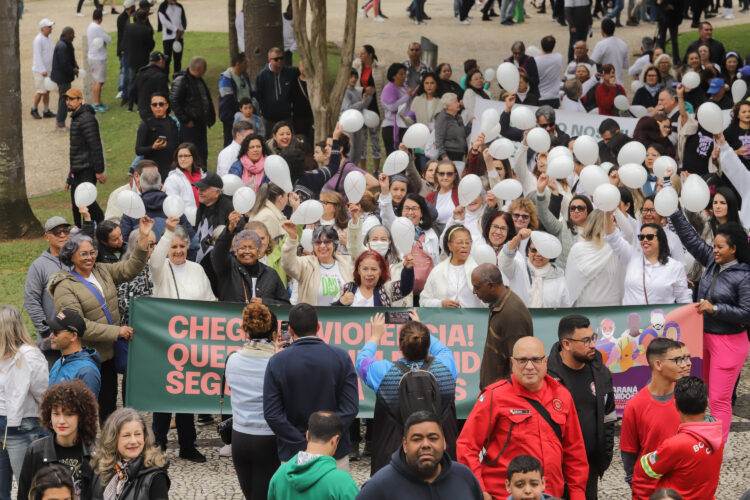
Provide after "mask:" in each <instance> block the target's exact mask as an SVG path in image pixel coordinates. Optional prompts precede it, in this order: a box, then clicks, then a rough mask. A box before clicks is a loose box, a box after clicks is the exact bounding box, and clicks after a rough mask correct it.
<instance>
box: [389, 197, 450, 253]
mask: <svg viewBox="0 0 750 500" xmlns="http://www.w3.org/2000/svg"><path fill="white" fill-rule="evenodd" d="M391 200H392V198H391V195H390V193H389V194H386V195H385V196H383V195H382V194H381V195H380V197H379V198H378V205H379V206H380V218H381V219H382V221H383V225H384V226H385V227H387V228H388V230H389V231H390V230H391V225H392V224H393V221H394V220H396V213H395V212H394V211H393V203H392V202H391ZM422 249H423V250H424V251H425V252H427V255H429V256H430V258H431V259H432V262H433V263H434V264H435V265H436V266H437V265H438V264H439V263H440V240H439V239H438V235H437V233H436V232H435V230H434V229H428V230H427V231H425V232H424V243H422ZM400 257H401V258H402V259H403V258H404V256H403V255H400Z"/></svg>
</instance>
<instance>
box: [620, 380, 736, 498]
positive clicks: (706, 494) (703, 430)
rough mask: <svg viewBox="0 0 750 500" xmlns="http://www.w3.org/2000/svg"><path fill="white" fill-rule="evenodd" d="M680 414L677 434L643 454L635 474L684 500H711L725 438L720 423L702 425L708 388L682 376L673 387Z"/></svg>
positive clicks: (717, 482) (716, 481) (703, 383)
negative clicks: (672, 491) (668, 489)
mask: <svg viewBox="0 0 750 500" xmlns="http://www.w3.org/2000/svg"><path fill="white" fill-rule="evenodd" d="M674 402H675V405H677V412H678V413H679V414H680V427H679V428H678V429H677V435H676V436H674V437H671V438H669V439H667V440H665V441H664V442H663V443H661V444H660V445H659V447H658V448H657V449H656V451H653V452H651V453H648V454H646V455H643V456H642V457H641V459H640V460H639V461H638V463H637V464H636V466H635V471H634V473H633V474H634V475H635V477H638V476H644V477H645V476H648V477H650V478H653V479H656V480H658V481H659V482H658V483H657V484H656V488H655V490H656V489H659V488H672V489H673V490H675V491H677V492H678V493H679V494H680V495H682V498H684V499H685V500H709V499H710V500H713V499H714V498H716V497H715V496H714V495H715V494H716V487H717V486H718V485H719V473H720V472H721V458H722V454H723V453H724V438H723V436H722V431H721V422H718V421H714V422H704V418H705V417H704V415H705V412H706V406H707V405H708V388H707V387H706V383H705V382H703V381H702V380H701V379H699V378H698V377H683V378H681V379H680V380H678V381H677V384H675V387H674Z"/></svg>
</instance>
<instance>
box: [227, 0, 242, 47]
mask: <svg viewBox="0 0 750 500" xmlns="http://www.w3.org/2000/svg"><path fill="white" fill-rule="evenodd" d="M227 14H228V18H229V19H228V20H227V21H228V22H229V25H228V26H227V28H228V29H227V33H228V35H229V60H230V61H231V60H232V59H234V56H236V55H237V54H239V52H240V49H239V46H238V45H237V26H235V24H234V22H235V21H236V19H237V0H228V2H227Z"/></svg>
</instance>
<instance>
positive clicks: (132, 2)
mask: <svg viewBox="0 0 750 500" xmlns="http://www.w3.org/2000/svg"><path fill="white" fill-rule="evenodd" d="M133 6H135V0H125V1H124V2H123V3H122V8H123V9H129V8H130V7H133Z"/></svg>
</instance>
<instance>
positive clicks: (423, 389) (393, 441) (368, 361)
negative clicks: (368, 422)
mask: <svg viewBox="0 0 750 500" xmlns="http://www.w3.org/2000/svg"><path fill="white" fill-rule="evenodd" d="M409 317H410V318H411V321H408V322H407V323H405V324H404V325H403V327H402V328H401V331H400V332H399V339H398V345H399V348H400V350H401V353H402V354H403V356H404V357H403V358H401V359H399V360H398V361H396V362H395V363H394V362H391V361H388V360H385V359H375V354H376V351H377V348H378V342H380V338H381V337H382V335H383V334H384V333H385V316H384V315H383V313H377V314H376V315H375V316H374V317H371V318H370V323H371V325H372V336H371V337H370V340H369V341H368V342H367V343H365V345H364V347H362V350H361V351H360V352H359V354H358V355H357V363H356V369H357V373H358V374H359V376H360V377H361V378H362V381H363V382H364V383H365V384H366V385H367V386H368V387H369V388H370V389H372V390H373V391H375V414H374V417H373V436H372V443H373V453H372V461H371V465H370V473H371V474H375V473H376V472H377V471H378V470H380V469H381V468H383V467H385V466H386V465H388V464H389V463H390V461H391V457H392V455H393V453H394V452H395V451H396V450H398V448H399V446H401V438H402V436H403V423H404V422H405V421H406V419H407V418H408V417H409V416H410V415H411V414H412V413H414V412H417V411H427V412H430V413H433V414H435V415H438V416H440V418H441V423H442V428H443V433H444V435H445V441H446V443H447V448H446V451H447V453H448V455H450V457H451V458H452V459H454V460H455V457H456V439H457V437H458V426H457V422H456V405H455V393H456V377H457V376H458V371H457V368H456V362H455V360H454V358H453V353H452V352H451V351H450V349H448V348H447V347H446V346H445V345H444V344H443V343H442V342H440V340H438V338H437V337H435V336H432V335H430V331H429V330H428V329H427V327H426V326H425V325H424V324H422V323H420V322H419V316H418V315H417V313H416V311H414V310H413V309H410V310H409Z"/></svg>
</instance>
